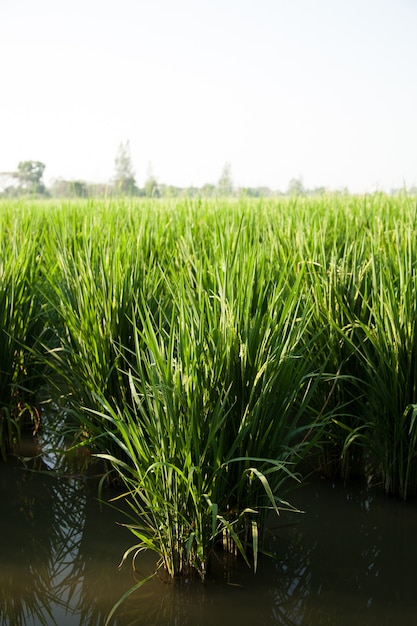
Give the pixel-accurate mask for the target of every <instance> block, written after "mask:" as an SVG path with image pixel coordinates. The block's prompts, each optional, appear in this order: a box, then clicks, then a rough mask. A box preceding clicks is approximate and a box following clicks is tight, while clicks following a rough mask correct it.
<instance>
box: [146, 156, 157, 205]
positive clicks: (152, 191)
mask: <svg viewBox="0 0 417 626" xmlns="http://www.w3.org/2000/svg"><path fill="white" fill-rule="evenodd" d="M144 191H145V196H146V197H147V198H159V196H160V195H161V194H160V189H159V185H158V181H157V180H156V178H155V176H154V174H153V170H152V164H151V163H149V164H148V172H147V175H146V180H145V187H144Z"/></svg>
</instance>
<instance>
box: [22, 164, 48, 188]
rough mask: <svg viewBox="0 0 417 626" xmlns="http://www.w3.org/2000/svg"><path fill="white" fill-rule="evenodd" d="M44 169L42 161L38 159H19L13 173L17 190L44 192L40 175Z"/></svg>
mask: <svg viewBox="0 0 417 626" xmlns="http://www.w3.org/2000/svg"><path fill="white" fill-rule="evenodd" d="M44 171H45V165H44V163H41V162H40V161H21V162H20V163H19V164H18V166H17V172H16V174H15V176H16V178H17V180H18V182H19V190H20V191H25V192H30V193H39V194H43V193H45V185H44V183H43V181H42V176H43V173H44Z"/></svg>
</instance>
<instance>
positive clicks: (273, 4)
mask: <svg viewBox="0 0 417 626" xmlns="http://www.w3.org/2000/svg"><path fill="white" fill-rule="evenodd" d="M416 32H417V0H117V1H116V0H111V1H109V0H70V1H68V0H59V1H57V0H0V58H1V60H2V61H1V71H0V78H1V82H0V172H10V171H15V170H16V169H17V164H18V163H19V162H20V161H25V160H36V161H41V162H43V163H45V165H46V169H45V175H44V179H45V182H46V183H47V184H48V183H49V184H50V183H51V181H52V180H53V179H56V178H63V179H66V180H75V179H81V180H87V181H91V182H109V181H111V179H112V177H113V176H114V160H115V156H116V153H117V150H118V147H119V145H120V144H121V143H122V142H126V141H129V143H130V149H131V156H132V162H133V167H134V171H135V174H136V180H137V183H138V184H139V186H141V185H143V183H144V180H145V179H146V176H147V174H148V172H149V168H150V167H151V168H152V172H153V174H154V175H155V177H156V178H157V180H158V181H159V182H160V183H164V184H170V185H178V186H189V185H195V186H202V185H204V184H205V183H214V184H216V183H217V181H218V179H219V177H220V175H221V171H222V169H223V167H224V165H225V164H226V163H230V165H231V172H232V177H233V181H234V183H235V185H236V186H252V187H256V186H268V187H270V188H271V189H274V190H282V191H285V190H286V189H287V188H288V184H289V181H290V180H291V179H292V178H296V179H301V180H302V182H303V185H304V187H306V188H314V187H318V186H324V187H328V188H331V189H339V188H342V187H347V188H348V189H349V190H350V191H351V192H353V193H364V192H372V191H375V190H381V191H389V190H390V189H392V188H394V187H403V186H404V185H406V186H408V187H409V186H412V185H417V43H416Z"/></svg>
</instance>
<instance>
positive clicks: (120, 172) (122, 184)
mask: <svg viewBox="0 0 417 626" xmlns="http://www.w3.org/2000/svg"><path fill="white" fill-rule="evenodd" d="M114 169H115V172H114V189H115V191H116V193H120V194H123V195H129V196H133V195H136V194H137V192H138V189H137V186H136V180H135V173H134V171H133V165H132V157H131V154H130V143H129V141H126V142H125V143H121V144H120V145H119V148H118V151H117V154H116V158H115V161H114Z"/></svg>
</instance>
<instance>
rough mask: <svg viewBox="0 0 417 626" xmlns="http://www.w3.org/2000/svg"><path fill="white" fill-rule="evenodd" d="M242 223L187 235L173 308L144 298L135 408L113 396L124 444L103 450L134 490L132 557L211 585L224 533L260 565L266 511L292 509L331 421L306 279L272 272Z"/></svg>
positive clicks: (173, 275)
mask: <svg viewBox="0 0 417 626" xmlns="http://www.w3.org/2000/svg"><path fill="white" fill-rule="evenodd" d="M244 222H245V220H243V221H241V223H240V228H238V229H237V230H236V231H235V232H234V235H231V234H230V233H228V234H227V244H228V245H226V241H225V235H224V234H220V233H218V235H217V237H216V238H213V239H212V240H211V241H210V240H205V245H204V246H203V242H200V245H201V246H202V247H201V250H200V249H199V248H198V247H197V244H196V241H193V243H192V244H190V245H191V247H190V248H189V249H187V248H186V247H185V242H184V241H182V242H180V244H179V246H178V248H177V250H178V252H179V251H180V250H181V256H180V257H178V256H177V255H176V257H175V258H176V259H178V258H180V259H181V267H182V271H181V273H178V272H177V268H176V267H175V266H168V267H167V268H166V269H165V272H164V279H165V281H166V283H167V287H166V289H167V292H169V293H171V300H170V301H169V300H168V299H167V300H166V301H165V304H166V303H168V302H169V306H166V307H165V306H164V303H163V304H162V305H161V306H160V307H159V309H158V310H157V312H156V313H155V312H151V311H150V309H149V307H148V305H147V300H146V297H144V296H143V295H142V297H139V298H138V299H137V303H136V311H135V318H134V324H133V328H132V332H133V337H134V351H133V352H132V353H131V354H130V355H128V356H126V358H125V365H124V367H125V368H126V373H127V376H128V380H129V387H130V391H131V395H130V403H129V402H125V403H124V404H123V405H120V406H118V407H116V408H114V407H112V406H111V404H110V403H109V402H108V401H107V400H106V399H105V398H103V399H102V404H103V410H102V411H101V412H99V417H101V418H102V419H104V420H105V421H106V422H107V423H108V425H109V432H110V433H111V437H112V439H113V446H112V448H113V450H116V452H113V453H112V454H109V453H101V454H99V456H100V457H101V458H104V459H106V460H108V461H110V462H111V463H112V465H113V467H114V468H115V469H116V470H117V472H118V473H119V476H120V478H121V480H122V481H123V482H124V484H125V485H126V489H127V492H126V494H125V496H126V498H127V501H128V503H129V505H130V507H131V521H130V522H129V523H128V524H127V526H128V527H129V528H130V530H131V531H132V532H133V534H134V535H135V536H136V538H137V539H138V543H136V544H135V545H134V546H133V547H132V548H131V549H130V550H129V551H128V552H127V553H126V555H125V558H127V557H128V556H129V555H132V554H133V560H134V561H135V559H136V558H137V556H138V555H139V554H140V553H141V551H142V550H145V549H150V550H154V551H155V552H156V553H157V554H158V555H159V556H160V561H159V566H160V567H163V568H165V569H166V571H167V572H168V573H169V574H170V575H171V576H173V577H175V576H178V575H180V574H184V573H187V574H191V573H192V572H196V573H198V574H199V575H200V577H201V578H202V579H204V578H205V576H206V572H207V567H208V566H209V562H210V556H211V554H212V553H213V551H214V550H215V549H216V547H217V546H218V544H219V542H220V544H222V541H223V540H224V541H225V546H227V549H231V550H233V551H236V552H239V553H240V554H241V555H242V556H243V558H244V559H245V560H246V561H247V562H248V563H249V562H250V559H252V563H253V566H254V567H255V569H256V564H257V559H258V553H259V550H261V548H262V545H263V532H264V528H265V520H266V517H267V515H268V514H269V513H270V512H271V511H275V512H276V513H278V512H279V509H280V508H282V507H289V506H290V505H289V504H288V503H287V502H286V500H285V494H286V488H287V484H286V483H287V482H288V480H289V479H295V471H296V468H297V463H298V462H299V461H300V459H302V458H303V456H304V455H305V454H306V453H307V451H308V449H309V448H310V447H311V446H313V445H314V443H316V442H317V439H318V437H319V434H320V429H321V428H322V425H323V422H324V416H323V415H322V421H319V420H315V419H314V418H315V417H316V415H315V414H313V413H312V412H310V410H311V399H312V397H313V396H314V392H315V389H316V386H317V384H318V382H319V380H320V377H319V375H318V374H319V372H316V371H312V370H311V369H309V368H310V367H311V366H312V362H313V361H312V357H311V352H312V348H311V346H309V349H310V354H309V358H308V359H306V358H303V357H304V352H306V351H307V342H305V341H302V337H303V333H304V332H305V330H306V327H307V324H308V321H309V317H310V311H309V309H308V308H307V307H306V306H303V307H302V306H301V303H302V300H300V288H301V285H302V274H301V273H300V274H299V275H298V280H297V281H296V282H295V283H292V282H291V281H290V282H289V281H288V267H289V265H290V264H291V263H292V260H291V259H290V260H287V262H286V263H284V262H283V265H282V271H281V272H280V273H279V279H277V274H276V275H275V276H273V277H272V279H271V277H268V274H267V272H266V269H265V268H266V267H267V266H266V264H265V263H264V262H263V256H262V250H259V249H253V247H252V245H251V238H252V230H251V228H249V226H247V227H245V224H244ZM222 232H223V231H222ZM211 245H215V246H216V250H217V258H215V257H213V256H211V255H210V252H211V248H210V246H211ZM238 277H239V280H238ZM122 353H123V354H124V355H127V354H128V352H127V351H126V350H123V349H122ZM114 444H116V446H115V445H114ZM117 447H118V448H119V452H117Z"/></svg>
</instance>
